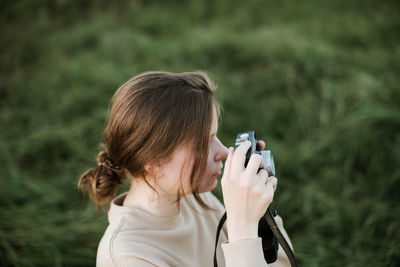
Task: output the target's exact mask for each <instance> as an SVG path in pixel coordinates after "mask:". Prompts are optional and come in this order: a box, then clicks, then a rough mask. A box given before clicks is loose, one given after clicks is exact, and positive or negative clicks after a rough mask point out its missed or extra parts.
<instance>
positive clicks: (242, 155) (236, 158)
mask: <svg viewBox="0 0 400 267" xmlns="http://www.w3.org/2000/svg"><path fill="white" fill-rule="evenodd" d="M250 147H251V142H250V141H246V142H243V143H242V144H240V145H239V147H238V148H236V150H235V152H234V153H233V156H232V169H234V170H235V171H243V170H244V169H245V168H244V162H245V160H246V153H247V151H248V150H249V148H250Z"/></svg>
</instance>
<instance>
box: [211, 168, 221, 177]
mask: <svg viewBox="0 0 400 267" xmlns="http://www.w3.org/2000/svg"><path fill="white" fill-rule="evenodd" d="M213 176H215V177H217V178H218V177H220V176H221V170H219V171H217V172H216V173H214V175H213Z"/></svg>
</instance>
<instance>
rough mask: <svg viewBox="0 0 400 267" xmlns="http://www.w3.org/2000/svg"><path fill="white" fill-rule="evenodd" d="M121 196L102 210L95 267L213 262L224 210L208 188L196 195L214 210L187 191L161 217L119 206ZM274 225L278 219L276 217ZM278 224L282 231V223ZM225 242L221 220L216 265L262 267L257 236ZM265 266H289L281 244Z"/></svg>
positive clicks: (194, 264)
mask: <svg viewBox="0 0 400 267" xmlns="http://www.w3.org/2000/svg"><path fill="white" fill-rule="evenodd" d="M126 194H127V192H126V193H123V194H121V195H119V196H117V197H116V198H114V199H113V200H112V202H111V206H110V210H109V212H108V220H109V223H110V224H109V226H108V227H107V229H106V231H105V233H104V235H103V237H102V239H101V241H100V244H99V247H98V250H97V261H96V266H97V267H105V266H118V267H122V266H138V267H151V266H153V267H154V266H190V267H192V266H193V267H196V266H199V267H200V266H201V267H204V266H206V267H207V266H210V267H211V266H213V256H214V245H215V235H216V230H217V226H218V222H219V220H220V218H221V217H222V215H223V213H224V212H225V210H224V207H223V206H222V204H221V203H220V202H219V200H218V199H217V198H216V197H215V196H214V195H213V194H212V193H211V192H207V193H203V194H200V195H201V198H202V199H203V200H204V201H205V202H206V203H207V204H208V205H209V206H210V207H213V208H215V209H216V210H215V211H207V210H205V209H203V208H201V206H200V205H198V204H197V202H196V201H195V200H194V197H193V195H188V196H187V198H188V200H189V201H186V200H185V199H184V198H182V200H181V202H180V211H179V213H178V214H177V215H173V216H167V217H159V216H155V215H153V214H150V213H148V212H146V211H144V210H141V209H138V208H133V207H127V206H122V203H123V201H124V198H125V196H126ZM189 202H190V203H189ZM191 205H192V206H193V207H194V208H195V209H196V211H194V210H193V208H192V207H191ZM279 223H280V224H281V223H282V221H281V219H280V218H278V224H279ZM280 228H281V231H282V232H284V234H285V235H286V232H285V230H284V229H283V225H282V224H281V227H280ZM286 237H287V235H286ZM227 240H228V237H227V230H226V223H225V226H224V228H223V229H222V231H221V234H220V237H219V242H218V248H217V259H218V266H220V267H223V266H226V267H233V266H235V267H242V266H243V267H245V266H246V267H247V266H252V267H257V266H263V267H265V266H268V264H267V263H266V262H265V260H264V256H263V252H262V246H261V238H257V239H249V240H242V241H236V242H231V243H228V242H227ZM288 241H289V242H290V240H288ZM270 266H273V267H278V266H288V267H289V266H290V264H289V261H288V259H287V258H286V255H285V254H284V253H283V252H282V248H279V253H278V260H277V261H276V262H275V263H273V264H271V265H270Z"/></svg>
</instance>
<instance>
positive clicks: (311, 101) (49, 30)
mask: <svg viewBox="0 0 400 267" xmlns="http://www.w3.org/2000/svg"><path fill="white" fill-rule="evenodd" d="M399 10H400V9H399V4H398V3H396V2H395V1H369V0H366V1H311V0H310V1H265V0H264V1H256V0H248V1H238V0H231V1H165V0H164V1H149V0H147V1H105V0H104V1H100V0H99V1H73V0H57V1H53V0H25V1H0V14H1V17H0V21H1V30H0V35H1V37H0V38H1V39H0V207H1V208H0V265H1V266H94V264H95V257H96V249H97V245H98V243H99V240H100V238H101V236H102V234H103V232H104V230H105V228H106V227H107V217H106V216H107V215H106V211H107V209H108V207H105V211H103V212H99V211H96V209H95V206H94V204H93V203H91V202H89V200H88V197H85V196H84V195H83V194H82V193H81V192H79V191H78V190H77V187H76V185H77V182H78V179H79V177H80V175H81V174H82V173H83V172H84V171H86V170H87V169H88V168H91V167H93V166H95V164H96V162H95V157H96V155H97V153H98V152H99V151H100V147H99V143H100V142H102V131H103V130H104V127H105V124H106V119H107V109H108V105H109V101H110V99H111V96H112V95H113V93H114V92H115V90H116V89H117V88H118V87H119V86H120V85H121V84H122V83H123V82H125V81H126V80H128V79H129V78H130V77H132V76H134V75H136V74H138V73H140V72H143V71H148V70H163V71H172V72H183V71H195V70H204V71H206V72H207V73H208V74H209V75H210V77H211V78H212V79H213V80H214V82H215V83H216V84H217V85H218V91H217V99H218V100H219V101H220V102H221V103H222V105H223V107H224V113H223V117H222V122H221V125H220V131H219V136H220V138H221V139H222V141H223V142H224V143H225V144H226V145H227V146H229V145H233V141H234V138H235V136H236V133H237V132H239V131H247V130H250V129H253V130H255V131H256V134H257V135H258V137H259V138H260V139H264V140H266V143H267V146H268V147H269V148H270V149H271V150H272V152H273V154H274V156H275V164H276V168H277V176H278V178H279V187H278V190H277V192H276V197H275V200H274V203H275V207H276V208H277V209H278V211H279V213H280V214H281V216H282V217H283V218H284V223H285V227H286V229H287V231H288V232H289V234H290V236H291V238H292V242H293V245H294V249H295V254H296V257H297V259H298V262H299V265H300V266H311V267H312V266H353V267H355V266H398V265H399V262H400V207H399V202H400V193H399V189H400V164H399V162H400V105H399V104H400V88H399V87H400V86H399V84H400V78H399V77H400V76H399V74H400V72H399V71H400V44H399V33H400V31H399V25H400V24H399ZM127 188H128V183H125V184H124V185H123V186H122V187H121V188H120V190H119V192H122V191H125V190H126V189H127ZM215 193H216V194H217V195H218V196H220V190H219V189H217V190H215ZM210 245H212V242H211V241H210Z"/></svg>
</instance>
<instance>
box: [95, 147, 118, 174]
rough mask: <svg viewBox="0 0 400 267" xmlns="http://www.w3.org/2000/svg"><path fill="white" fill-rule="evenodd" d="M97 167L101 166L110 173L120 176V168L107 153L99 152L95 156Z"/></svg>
mask: <svg viewBox="0 0 400 267" xmlns="http://www.w3.org/2000/svg"><path fill="white" fill-rule="evenodd" d="M97 165H98V166H103V167H105V168H107V169H109V170H111V171H114V172H116V173H117V174H118V175H120V174H121V171H122V169H121V167H119V166H117V165H115V164H114V163H113V162H112V160H111V157H110V155H109V154H108V152H107V151H101V152H100V153H99V154H98V155H97Z"/></svg>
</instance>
